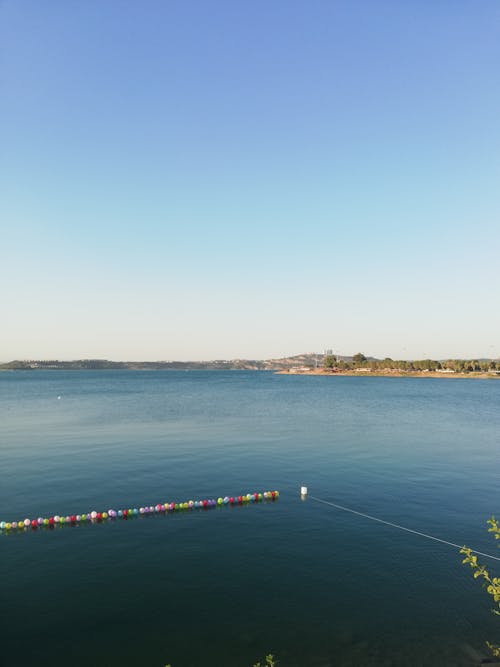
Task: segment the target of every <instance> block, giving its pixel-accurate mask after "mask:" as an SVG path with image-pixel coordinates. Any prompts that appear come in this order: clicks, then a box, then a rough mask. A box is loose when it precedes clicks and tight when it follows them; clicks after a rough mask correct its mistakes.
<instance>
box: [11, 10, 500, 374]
mask: <svg viewBox="0 0 500 667" xmlns="http://www.w3.org/2000/svg"><path fill="white" fill-rule="evenodd" d="M499 119H500V4H499V3H498V2H497V0H483V1H482V2H480V3H477V2H474V1H472V0H470V1H463V0H453V1H452V0H449V1H447V0H438V1H437V2H426V1H425V0H424V1H422V0H418V1H417V0H415V1H412V0H408V1H407V2H400V1H399V0H398V1H396V0H394V1H389V0H379V1H378V2H372V1H371V0H365V1H362V2H361V1H356V0H346V1H336V0H329V1H323V0H310V1H306V0H303V1H301V2H297V1H296V0H286V1H285V0H271V1H269V0H252V2H234V0H217V1H213V0H198V1H192V0H169V1H168V2H164V1H163V0H145V1H144V2H139V1H135V2H131V1H130V0H107V1H106V2H102V0H85V1H79V2H78V1H77V2H67V1H66V0H48V1H47V2H40V1H39V0H23V1H22V2H19V1H18V0H3V1H2V0H0V155H1V160H0V248H1V252H0V300H1V304H2V308H1V317H0V360H2V361H8V360H11V359H79V358H107V359H116V360H118V359H127V360H181V359H182V360H188V359H189V360H198V359H207V360H208V359H233V358H259V359H260V358H274V357H281V356H288V355H291V354H299V353H305V352H322V351H323V350H325V349H332V350H333V351H334V352H336V353H338V354H345V355H348V354H353V353H355V352H358V351H361V352H363V353H364V354H366V355H371V356H376V357H385V356H390V357H392V358H399V359H404V358H406V359H411V358H424V357H432V358H447V357H467V358H471V357H476V358H477V357H497V356H500V308H499V296H500V197H499V193H500V120H499Z"/></svg>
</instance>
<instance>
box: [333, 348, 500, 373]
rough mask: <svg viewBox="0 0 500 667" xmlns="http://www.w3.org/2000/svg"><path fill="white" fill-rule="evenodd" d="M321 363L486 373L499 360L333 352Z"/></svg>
mask: <svg viewBox="0 0 500 667" xmlns="http://www.w3.org/2000/svg"><path fill="white" fill-rule="evenodd" d="M323 365H324V367H325V369H327V370H332V371H334V370H339V371H350V370H355V369H357V368H362V369H366V370H371V371H388V370H394V371H406V372H412V371H453V372H454V373H474V372H476V373H488V372H490V371H493V372H497V371H500V361H494V360H491V359H481V360H478V359H446V360H445V361H436V360H435V359H415V360H412V361H407V360H405V359H401V360H397V359H391V358H390V357H386V358H385V359H368V358H367V357H365V355H364V354H362V353H361V352H358V353H357V354H355V355H354V356H353V357H352V360H351V361H346V360H345V359H339V358H337V357H336V356H335V355H334V354H328V355H326V356H325V358H324V362H323Z"/></svg>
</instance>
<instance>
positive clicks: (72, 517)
mask: <svg viewBox="0 0 500 667" xmlns="http://www.w3.org/2000/svg"><path fill="white" fill-rule="evenodd" d="M71 523H76V516H75V515H74V514H73V515H72V516H71Z"/></svg>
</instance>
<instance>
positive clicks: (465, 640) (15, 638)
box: [0, 371, 500, 667]
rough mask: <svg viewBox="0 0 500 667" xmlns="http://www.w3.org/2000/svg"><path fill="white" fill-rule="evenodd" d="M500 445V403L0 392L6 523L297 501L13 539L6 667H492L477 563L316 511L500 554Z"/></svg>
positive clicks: (169, 377)
mask: <svg viewBox="0 0 500 667" xmlns="http://www.w3.org/2000/svg"><path fill="white" fill-rule="evenodd" d="M58 396H61V398H60V399H58ZM499 435H500V382H496V381H481V380H454V379H452V380H450V379H443V380H440V379H436V380H434V379H410V378H347V377H345V378H332V377H297V376H284V375H273V374H270V373H252V372H179V373H177V372H149V373H148V372H127V371H104V372H102V371H88V372H85V371H81V372H65V371H33V372H4V373H0V464H1V481H0V520H1V519H4V520H18V519H21V518H23V517H24V516H30V517H33V516H35V517H36V516H39V515H42V516H50V515H52V514H56V513H64V514H72V513H79V512H86V511H90V510H92V509H96V510H103V509H107V508H108V507H115V508H119V507H134V506H140V505H144V504H146V503H148V504H155V503H157V502H164V501H167V500H174V501H182V500H188V499H189V498H195V499H196V498H203V497H217V496H219V495H226V494H228V495H233V494H234V495H237V494H239V493H246V492H247V491H250V492H251V491H254V490H266V489H279V490H280V492H281V498H280V500H279V501H278V502H276V503H272V504H261V505H257V506H255V505H252V506H248V507H246V506H245V507H235V508H223V509H222V510H213V511H209V512H193V513H189V514H178V515H173V516H166V517H152V518H148V519H137V520H133V521H127V522H125V521H118V522H116V523H108V524H106V525H96V526H81V527H75V528H66V529H59V530H55V531H45V530H39V531H36V532H31V531H29V532H27V533H19V534H8V535H6V534H1V535H0V581H1V582H2V591H1V596H0V614H1V617H0V620H1V626H0V627H1V631H2V650H1V652H0V664H1V665H4V666H5V667H25V666H27V665H29V666H31V665H33V666H35V665H36V666H40V665H50V666H51V667H59V666H61V667H62V666H64V667H67V665H73V666H76V667H80V666H82V667H83V666H85V667H88V666H90V665H92V666H98V667H101V666H102V667H114V666H115V665H116V666H118V665H119V666H120V667H123V666H137V665H145V666H152V667H153V666H157V667H163V666H164V665H165V664H166V663H168V662H171V663H172V664H173V665H174V667H191V666H193V667H194V666H196V667H197V666H201V665H203V666H204V667H212V666H213V667H215V666H217V667H225V666H227V667H250V666H251V665H252V664H253V663H254V662H256V661H257V659H259V658H262V657H263V656H264V655H265V654H266V653H268V652H273V653H274V654H275V655H277V656H278V657H279V659H280V665H282V666H283V667H287V666H290V667H299V666H300V667H309V666H310V667H327V666H328V665H332V666H333V665H335V666H339V665H340V666H352V667H354V666H357V667H359V666H360V665H363V666H370V665H387V666H388V665H398V666H401V665H408V666H413V665H415V666H416V665H425V666H433V665H436V666H437V665H440V666H442V665H464V666H466V665H474V664H477V662H478V660H477V655H478V653H477V652H480V653H481V654H482V655H487V652H486V651H485V648H484V643H485V641H486V640H487V639H489V640H492V641H493V640H496V641H498V639H499V638H500V622H499V621H498V618H497V617H495V616H493V615H492V614H491V613H490V611H489V610H490V607H491V605H490V602H489V599H488V596H487V595H486V593H485V592H484V591H483V590H482V589H481V586H480V584H479V583H478V582H477V581H473V580H472V577H471V575H470V572H469V571H468V570H466V568H465V567H464V566H462V565H461V557H460V555H459V554H458V552H457V551H455V550H453V549H451V548H450V547H447V546H445V545H440V544H437V543H435V542H430V541H428V540H424V539H422V538H419V537H417V536H413V535H410V534H408V533H403V532H400V531H397V530H394V529H392V528H389V527H387V526H383V525H380V524H377V523H374V522H370V521H367V520H365V519H363V518H361V517H356V516H353V515H350V514H346V513H343V512H340V511H338V510H334V509H332V508H329V507H326V506H324V505H321V504H319V503H316V502H314V501H312V500H308V501H307V502H302V501H301V500H300V497H299V493H298V491H299V487H300V485H301V484H306V485H307V486H308V487H309V489H310V493H311V494H314V495H315V496H318V497H320V498H323V499H325V500H331V501H333V502H338V503H340V504H343V505H347V506H350V507H353V508H355V509H357V510H359V511H361V512H368V513H370V514H374V515H376V516H380V517H384V518H386V519H387V520H389V521H393V522H396V523H402V524H404V525H406V526H409V527H411V528H414V529H416V530H420V531H424V532H429V533H432V534H435V535H437V536H439V537H443V538H445V539H448V540H451V541H452V542H457V543H459V544H462V543H467V544H468V545H470V546H474V547H476V548H478V549H482V550H485V551H490V552H493V553H495V552H498V549H497V547H496V544H495V542H494V541H493V540H492V539H491V538H490V537H489V535H488V533H487V532H486V528H485V521H486V519H487V518H488V517H489V516H491V514H494V513H495V512H497V513H498V510H499V506H500V486H499V483H498V482H499V479H498V474H499V473H498V471H499V469H500V466H499V463H500V461H499V445H500V443H499ZM498 553H499V555H500V552H498ZM498 565H500V563H499V564H498ZM492 569H493V570H494V566H493V568H492ZM499 571H500V568H497V570H496V572H499Z"/></svg>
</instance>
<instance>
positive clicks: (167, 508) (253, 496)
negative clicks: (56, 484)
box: [0, 491, 280, 531]
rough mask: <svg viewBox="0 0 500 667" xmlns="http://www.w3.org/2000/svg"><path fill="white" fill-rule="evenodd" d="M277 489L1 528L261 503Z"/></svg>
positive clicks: (6, 523)
mask: <svg viewBox="0 0 500 667" xmlns="http://www.w3.org/2000/svg"><path fill="white" fill-rule="evenodd" d="M279 495H280V494H279V491H264V492H263V493H247V494H246V495H243V496H225V497H224V498H222V497H219V498H217V500H215V499H211V500H188V501H187V502H184V503H158V504H157V505H147V506H145V507H139V508H137V507H135V508H133V509H122V510H114V509H109V510H108V511H107V512H96V511H93V512H88V513H87V514H72V515H71V516H60V515H58V514H56V515H54V516H51V517H49V518H46V517H38V518H37V519H23V520H21V521H0V530H2V531H9V530H25V529H27V528H32V529H33V530H36V529H37V528H43V527H51V526H58V525H66V524H68V525H76V524H80V523H86V522H91V523H96V522H97V523H102V522H103V521H106V520H108V519H127V518H132V517H134V516H140V515H149V514H159V513H162V512H163V513H165V512H175V511H178V510H192V509H208V508H211V507H217V506H221V505H243V504H246V503H252V502H254V503H255V502H261V501H263V500H276V499H277V498H278V497H279Z"/></svg>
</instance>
